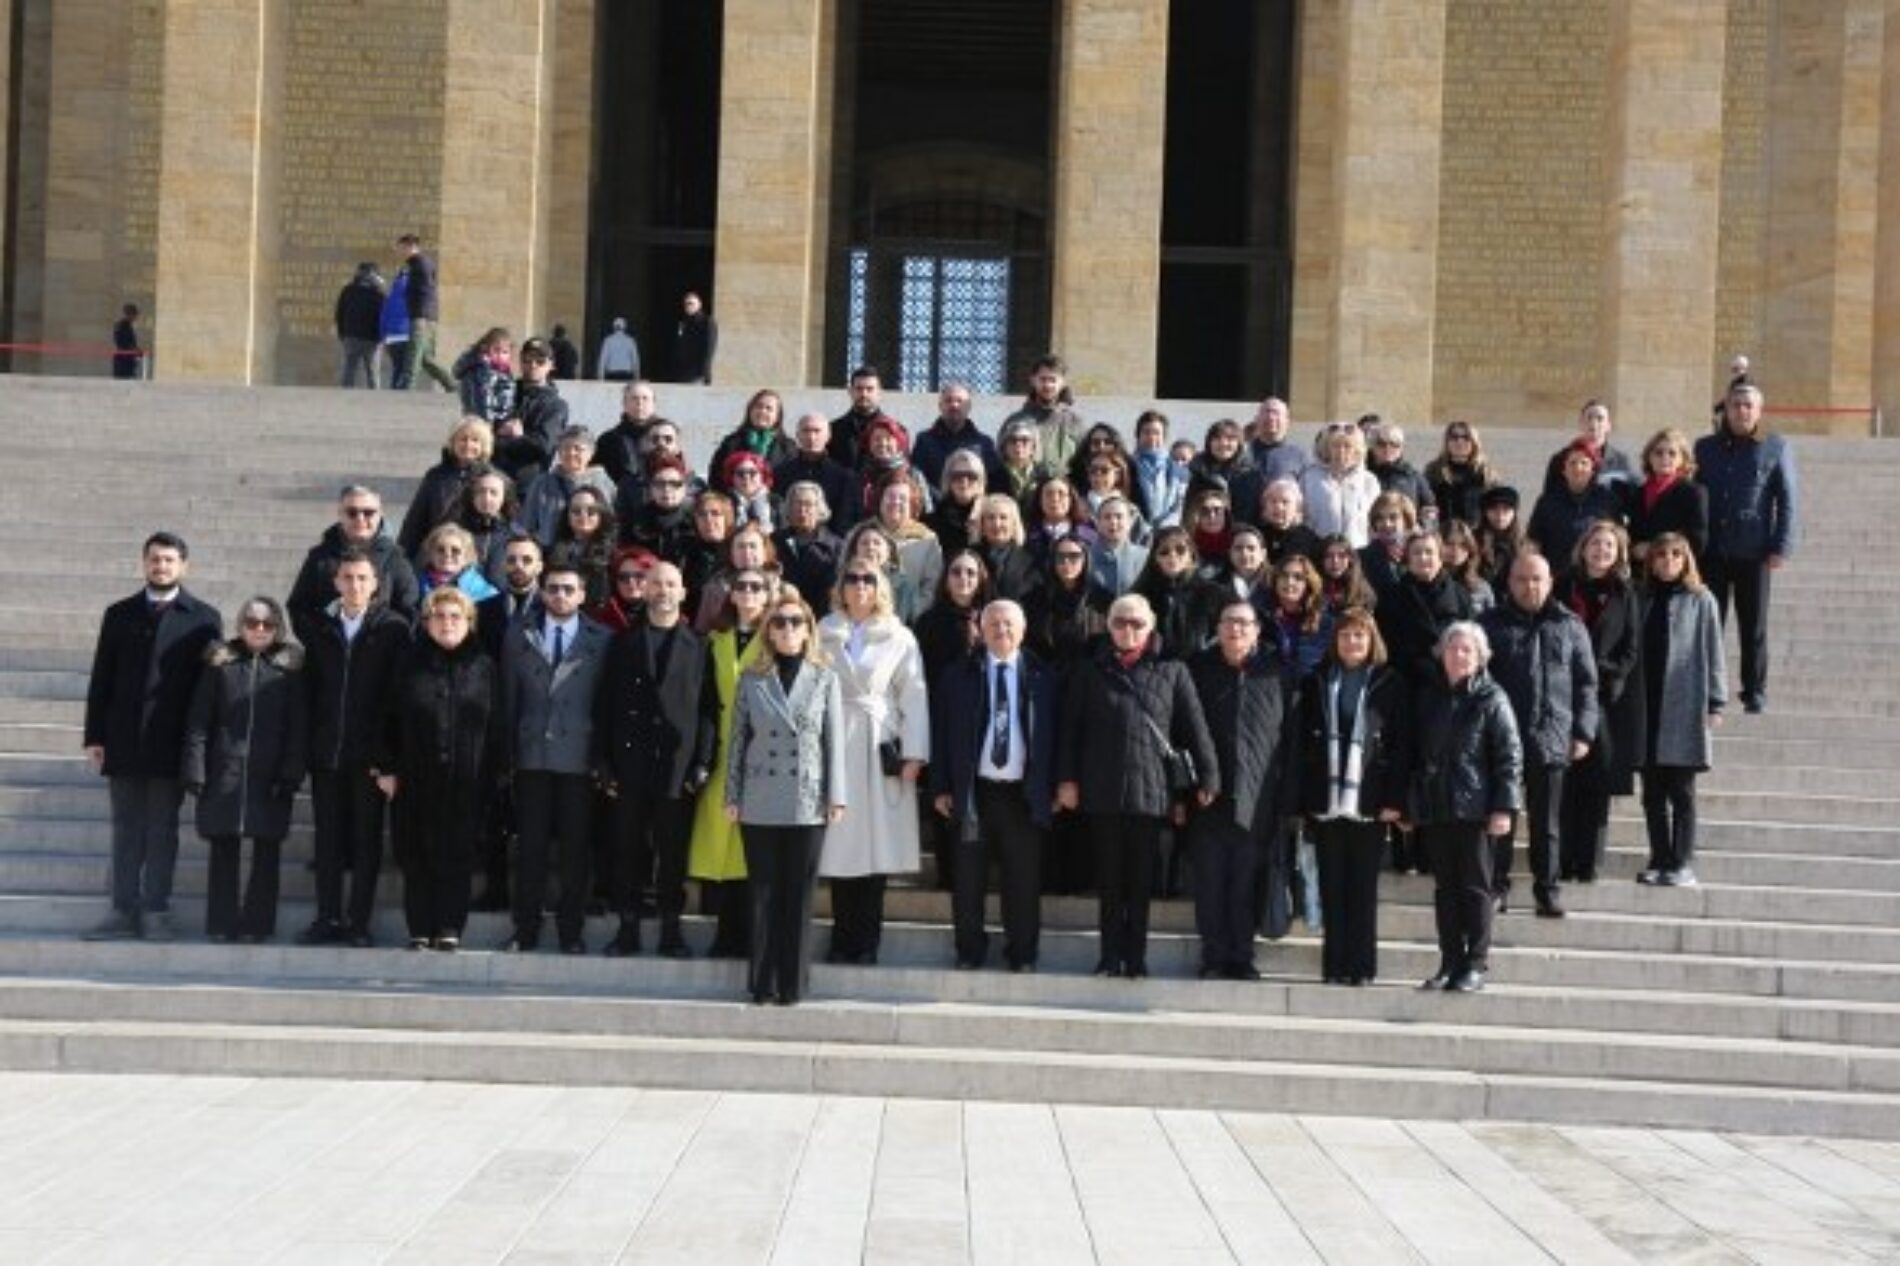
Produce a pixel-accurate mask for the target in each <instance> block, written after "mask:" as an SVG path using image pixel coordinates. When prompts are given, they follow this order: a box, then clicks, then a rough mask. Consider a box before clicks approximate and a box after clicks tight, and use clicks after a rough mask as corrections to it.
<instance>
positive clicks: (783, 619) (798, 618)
mask: <svg viewBox="0 0 1900 1266" xmlns="http://www.w3.org/2000/svg"><path fill="white" fill-rule="evenodd" d="M766 623H767V624H768V625H770V626H771V627H772V628H775V629H802V628H804V627H805V617H804V616H802V615H775V616H773V617H772V618H771V619H769V620H767V621H766Z"/></svg>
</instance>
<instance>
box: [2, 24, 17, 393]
mask: <svg viewBox="0 0 1900 1266" xmlns="http://www.w3.org/2000/svg"><path fill="white" fill-rule="evenodd" d="M13 3H14V0H0V247H3V246H4V245H5V243H6V240H7V225H8V220H7V209H8V208H9V207H10V206H11V205H12V203H13V198H12V192H13V186H12V184H11V182H10V180H9V176H10V173H11V172H12V171H13V117H12V114H11V113H10V107H11V106H12V104H13ZM7 315H8V314H7V313H6V312H0V340H4V341H7V342H11V341H12V339H11V338H10V337H8V335H9V333H10V329H9V327H10V326H11V324H12V322H11V321H9V320H7V319H6V318H7ZM6 363H7V354H6V353H5V352H0V365H4V364H6Z"/></svg>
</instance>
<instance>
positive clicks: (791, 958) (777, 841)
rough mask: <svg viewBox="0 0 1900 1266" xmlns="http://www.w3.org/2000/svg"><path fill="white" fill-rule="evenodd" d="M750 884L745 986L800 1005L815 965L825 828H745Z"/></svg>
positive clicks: (762, 995) (757, 995) (742, 830)
mask: <svg viewBox="0 0 1900 1266" xmlns="http://www.w3.org/2000/svg"><path fill="white" fill-rule="evenodd" d="M740 839H741V840H742V841H743V842H744V845H745V867H746V884H747V886H748V888H749V889H750V891H751V894H752V927H753V935H752V959H751V970H750V972H748V974H747V977H746V984H747V986H748V987H749V988H750V989H751V991H752V996H753V997H755V998H765V997H770V998H780V999H783V1000H785V1001H787V1002H796V1001H797V1000H798V999H799V997H800V996H801V995H802V994H803V993H804V992H805V977H806V972H807V967H808V965H809V963H810V961H811V955H810V952H809V946H810V941H809V939H808V938H809V932H810V928H811V892H812V885H813V882H814V880H815V878H816V876H817V873H818V852H819V849H820V848H822V847H823V845H824V840H825V828H824V827H822V826H747V825H744V824H742V825H741V828H740Z"/></svg>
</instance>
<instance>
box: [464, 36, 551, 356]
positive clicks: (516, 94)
mask: <svg viewBox="0 0 1900 1266" xmlns="http://www.w3.org/2000/svg"><path fill="white" fill-rule="evenodd" d="M554 10H555V0H506V3H497V0H449V7H448V44H447V48H446V57H445V63H444V67H443V71H444V86H443V94H442V230H441V231H442V240H441V241H440V242H439V243H437V246H438V247H439V249H438V250H437V252H436V262H437V265H438V267H439V268H440V269H441V278H442V327H441V329H440V331H438V338H437V347H436V358H437V360H438V361H440V362H441V363H442V364H443V365H445V366H446V365H447V364H448V363H449V362H450V361H451V360H452V359H453V358H454V357H455V356H456V355H457V354H458V353H459V352H460V351H461V350H462V348H464V347H466V346H467V345H468V344H469V343H471V342H473V341H474V340H475V339H476V338H477V337H479V336H480V335H481V333H482V331H483V330H485V329H487V328H488V327H490V326H495V325H502V326H507V327H508V328H509V329H510V330H511V331H512V332H513V333H514V336H515V338H516V339H517V340H519V339H522V338H525V337H526V336H527V335H528V334H530V333H540V332H543V331H542V326H541V323H542V321H543V319H544V317H545V311H546V286H547V271H548V255H549V249H550V247H549V208H550V206H551V205H552V199H553V188H552V185H553V180H552V173H553V153H554V56H553V48H554V34H553V23H554Z"/></svg>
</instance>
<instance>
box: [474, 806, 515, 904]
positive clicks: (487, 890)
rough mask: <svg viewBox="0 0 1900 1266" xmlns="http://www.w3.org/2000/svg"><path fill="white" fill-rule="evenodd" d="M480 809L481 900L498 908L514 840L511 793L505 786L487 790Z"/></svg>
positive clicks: (505, 894)
mask: <svg viewBox="0 0 1900 1266" xmlns="http://www.w3.org/2000/svg"><path fill="white" fill-rule="evenodd" d="M487 795H488V800H487V803H486V805H485V806H484V807H483V812H482V825H481V854H482V859H481V867H482V879H483V883H482V898H483V900H484V902H499V903H501V904H499V905H496V906H494V908H495V909H501V908H502V906H504V905H506V904H507V898H508V875H509V865H508V852H509V849H510V848H511V847H512V846H513V844H514V838H515V796H514V790H513V788H511V787H508V786H505V785H497V786H495V787H492V788H490V789H489V791H488V793H487Z"/></svg>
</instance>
